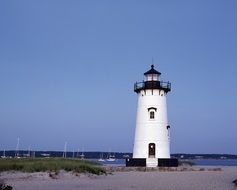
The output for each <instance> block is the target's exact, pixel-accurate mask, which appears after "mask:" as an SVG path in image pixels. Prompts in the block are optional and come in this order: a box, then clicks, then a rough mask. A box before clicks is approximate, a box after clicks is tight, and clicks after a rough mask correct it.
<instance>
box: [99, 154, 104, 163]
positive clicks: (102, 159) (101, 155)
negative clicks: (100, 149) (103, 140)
mask: <svg viewBox="0 0 237 190" xmlns="http://www.w3.org/2000/svg"><path fill="white" fill-rule="evenodd" d="M98 161H99V162H104V161H105V160H104V158H103V153H101V154H100V159H99V160H98Z"/></svg>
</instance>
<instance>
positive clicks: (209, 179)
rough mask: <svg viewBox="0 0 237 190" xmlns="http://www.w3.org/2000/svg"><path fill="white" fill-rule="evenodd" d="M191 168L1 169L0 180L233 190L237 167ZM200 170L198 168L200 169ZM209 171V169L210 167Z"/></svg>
mask: <svg viewBox="0 0 237 190" xmlns="http://www.w3.org/2000/svg"><path fill="white" fill-rule="evenodd" d="M194 170H195V171H190V170H187V171H127V170H126V171H123V172H118V171H116V172H113V173H112V174H109V175H101V176H96V175H91V174H73V173H70V172H65V171H60V172H59V174H58V175H54V174H52V175H51V176H50V175H49V173H47V172H38V173H22V172H2V173H1V174H0V180H1V181H4V182H5V183H6V184H7V185H11V186H12V187H13V189H14V190H32V189H34V190H55V189H57V190H78V189H83V190H94V189H97V190H121V189H123V190H133V189H136V190H144V189H146V190H156V189H157V190H158V189H159V190H172V189H174V190H175V189H182V190H190V189H191V190H199V189H203V190H224V189H228V190H232V189H233V190H234V189H237V188H235V187H234V185H233V183H232V181H233V180H234V179H237V167H221V169H218V170H216V171H215V170H214V171H210V168H208V167H207V168H204V169H203V168H202V169H199V168H195V169H194ZM200 170H201V171H200ZM211 170H212V169H211Z"/></svg>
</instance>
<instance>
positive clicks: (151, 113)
mask: <svg viewBox="0 0 237 190" xmlns="http://www.w3.org/2000/svg"><path fill="white" fill-rule="evenodd" d="M150 119H155V112H154V111H151V112H150Z"/></svg>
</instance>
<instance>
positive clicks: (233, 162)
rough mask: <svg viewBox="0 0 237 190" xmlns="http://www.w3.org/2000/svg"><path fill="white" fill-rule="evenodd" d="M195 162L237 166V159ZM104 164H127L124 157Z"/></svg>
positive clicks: (198, 162) (199, 160)
mask: <svg viewBox="0 0 237 190" xmlns="http://www.w3.org/2000/svg"><path fill="white" fill-rule="evenodd" d="M190 161H192V162H194V163H195V165H196V166H237V159H236V160H231V159H223V160H214V159H198V160H190ZM101 163H102V164H104V165H118V166H125V160H124V159H117V160H116V161H114V162H109V161H105V162H101Z"/></svg>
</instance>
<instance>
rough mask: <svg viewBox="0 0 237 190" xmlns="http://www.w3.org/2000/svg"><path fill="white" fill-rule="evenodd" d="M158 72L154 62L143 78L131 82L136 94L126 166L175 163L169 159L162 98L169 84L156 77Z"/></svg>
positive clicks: (158, 76) (166, 125)
mask: <svg viewBox="0 0 237 190" xmlns="http://www.w3.org/2000/svg"><path fill="white" fill-rule="evenodd" d="M160 75H161V73H160V72H159V71H157V70H155V68H154V65H151V69H150V70H148V71H147V72H145V73H144V80H143V81H142V82H136V83H135V84H134V91H135V92H136V93H137V96H138V104H137V118H136V128H135V137H134V146H133V158H130V159H127V160H126V165H127V166H146V167H157V166H176V165H177V160H176V159H175V160H174V159H170V126H169V123H168V118H167V104H166V97H167V94H168V92H170V91H171V83H170V82H163V81H161V80H160Z"/></svg>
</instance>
